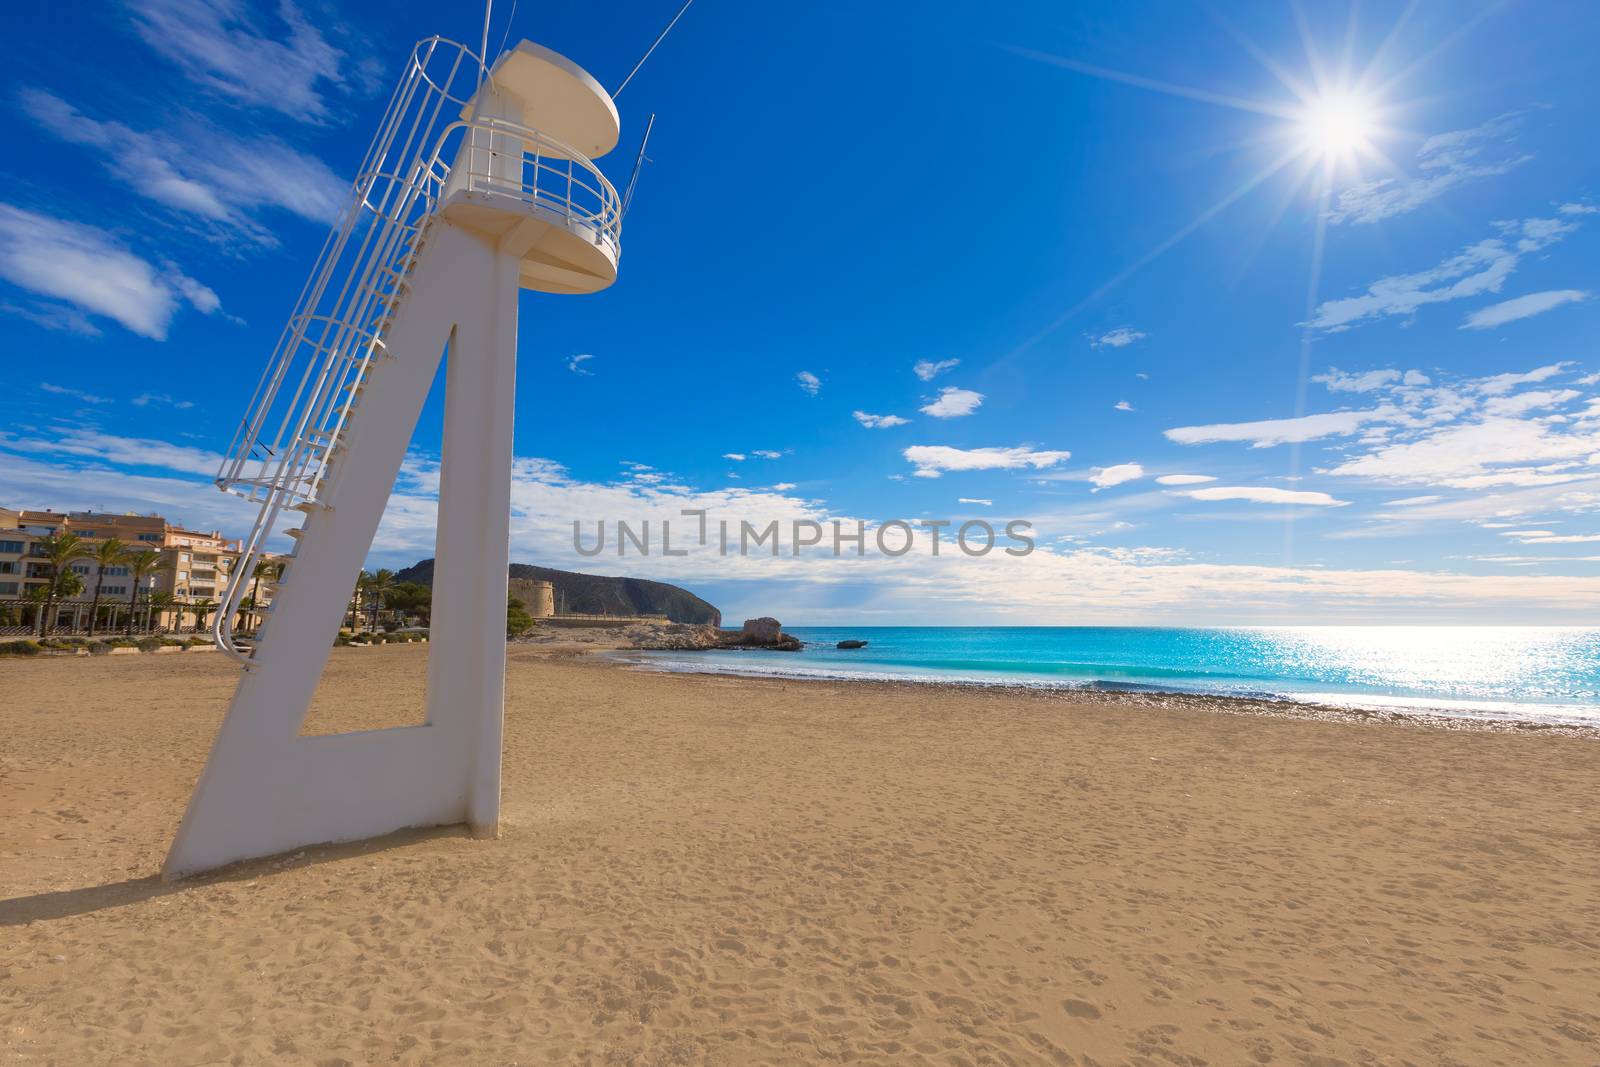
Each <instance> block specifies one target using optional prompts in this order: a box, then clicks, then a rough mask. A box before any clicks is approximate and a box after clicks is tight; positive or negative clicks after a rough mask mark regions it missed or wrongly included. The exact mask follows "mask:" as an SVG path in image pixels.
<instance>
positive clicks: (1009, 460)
mask: <svg viewBox="0 0 1600 1067" xmlns="http://www.w3.org/2000/svg"><path fill="white" fill-rule="evenodd" d="M901 455H903V456H905V458H906V459H908V460H910V461H911V463H912V465H914V466H915V467H916V468H917V469H916V471H915V473H916V474H917V476H919V477H922V478H937V477H939V475H940V474H941V473H942V472H944V471H983V470H1018V469H1022V468H1032V469H1034V470H1042V469H1044V468H1045V467H1053V466H1055V465H1056V464H1057V463H1063V462H1065V461H1066V460H1068V459H1070V458H1072V453H1071V452H1044V451H1035V450H1033V449H1030V448H1027V447H1025V446H1022V445H1018V446H1017V447H1015V448H952V447H950V446H949V445H912V446H911V447H910V448H908V449H905V450H904V451H903V452H902V453H901Z"/></svg>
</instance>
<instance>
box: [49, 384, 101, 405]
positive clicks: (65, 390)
mask: <svg viewBox="0 0 1600 1067" xmlns="http://www.w3.org/2000/svg"><path fill="white" fill-rule="evenodd" d="M39 388H40V389H41V390H43V391H44V392H46V393H53V394H55V395H56V396H70V397H72V398H73V399H74V400H81V401H83V402H84V403H85V404H109V403H111V398H110V397H109V396H97V395H96V394H94V393H86V392H84V391H83V390H82V389H73V388H71V387H70V386H65V385H56V384H54V383H52V382H40V383H39Z"/></svg>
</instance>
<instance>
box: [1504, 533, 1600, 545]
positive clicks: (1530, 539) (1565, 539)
mask: <svg viewBox="0 0 1600 1067" xmlns="http://www.w3.org/2000/svg"><path fill="white" fill-rule="evenodd" d="M1500 536H1501V537H1510V538H1514V539H1515V540H1516V541H1517V542H1518V543H1519V544H1524V545H1587V544H1592V543H1594V542H1596V541H1600V534H1558V533H1556V532H1555V531H1554V530H1505V531H1503V532H1502V533H1501V534H1500Z"/></svg>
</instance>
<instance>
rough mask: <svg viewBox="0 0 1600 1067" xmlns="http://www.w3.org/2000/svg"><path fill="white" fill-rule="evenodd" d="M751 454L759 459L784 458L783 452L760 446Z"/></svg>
mask: <svg viewBox="0 0 1600 1067" xmlns="http://www.w3.org/2000/svg"><path fill="white" fill-rule="evenodd" d="M750 454H751V455H752V456H755V457H756V458H757V459H782V458H783V453H782V452H776V451H774V450H772V449H770V448H758V449H756V450H755V451H754V452H751V453H750Z"/></svg>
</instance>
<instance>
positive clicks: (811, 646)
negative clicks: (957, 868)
mask: <svg viewBox="0 0 1600 1067" xmlns="http://www.w3.org/2000/svg"><path fill="white" fill-rule="evenodd" d="M785 630H786V632H788V633H792V634H795V635H796V636H797V637H799V638H800V639H801V640H803V641H804V642H805V645H806V647H805V649H804V651H802V652H758V651H728V652H653V653H638V654H630V658H632V657H633V656H634V655H637V658H638V659H639V660H640V661H642V662H644V663H646V664H648V665H649V666H651V667H654V668H657V669H662V670H672V671H701V672H714V673H726V674H755V675H775V676H785V677H814V678H846V679H848V678H866V679H879V680H884V679H894V680H913V681H918V680H920V681H937V682H961V683H967V684H991V685H992V684H1006V685H1025V686H1034V687H1055V688H1093V689H1123V690H1145V691H1157V692H1160V691H1164V692H1177V693H1200V694H1208V695H1221V696H1242V697H1256V698H1265V699H1269V700H1288V701H1301V702H1311V703H1319V704H1333V705H1338V706H1343V707H1358V708H1369V709H1383V710H1391V711H1401V712H1406V711H1410V712H1417V713H1428V714H1444V715H1458V716H1469V717H1474V718H1514V719H1522V720H1529V721H1538V722H1548V723H1573V724H1584V725H1593V726H1600V629H1573V628H1559V627H1471V626H1309V627H1248V628H1226V629H1164V628H1147V627H1118V626H1062V627H917V626H893V627H890V626H851V627H831V626H829V627H822V626H802V627H785ZM848 638H856V639H860V640H865V641H866V642H868V644H867V647H866V648H863V649H858V650H855V651H843V650H839V649H837V648H835V647H834V646H835V645H836V644H837V643H838V642H839V641H842V640H845V639H848Z"/></svg>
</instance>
